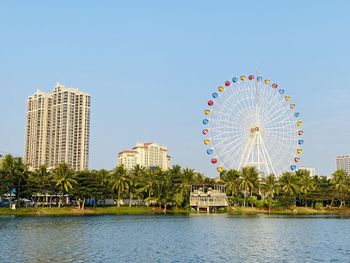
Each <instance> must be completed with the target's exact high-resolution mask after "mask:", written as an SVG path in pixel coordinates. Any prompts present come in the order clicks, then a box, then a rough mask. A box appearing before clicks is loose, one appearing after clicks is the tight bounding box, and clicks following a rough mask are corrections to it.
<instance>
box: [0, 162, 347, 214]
mask: <svg viewBox="0 0 350 263" xmlns="http://www.w3.org/2000/svg"><path fill="white" fill-rule="evenodd" d="M193 184H206V185H213V184H224V185H225V186H226V193H227V195H228V197H229V198H228V199H229V201H230V203H231V205H236V206H248V205H250V206H256V207H266V208H268V209H269V210H270V209H271V208H275V207H285V208H289V207H291V206H293V205H297V206H309V207H314V208H320V207H324V206H338V207H343V206H346V205H349V202H350V176H349V175H347V174H346V173H345V172H344V171H342V170H338V171H335V172H334V173H333V174H332V176H331V177H326V176H313V177H312V176H310V174H309V172H308V171H306V170H298V171H296V172H295V173H289V172H285V173H284V174H282V175H281V176H280V177H279V178H277V177H275V176H274V175H267V176H265V177H261V176H259V173H258V172H257V170H256V169H255V168H254V167H245V168H242V169H241V170H240V171H238V170H227V171H223V172H221V173H220V177H219V178H216V179H213V178H208V177H206V176H204V175H203V174H201V173H198V172H196V171H194V170H193V169H189V168H181V167H180V166H178V165H175V166H173V167H172V168H171V169H169V170H167V171H163V170H161V169H158V168H155V169H149V168H143V167H141V166H139V165H137V166H135V167H134V168H133V169H131V170H126V169H125V168H124V167H123V166H117V167H116V168H114V169H112V170H104V169H101V170H84V171H74V170H73V169H72V168H70V167H69V166H68V165H67V164H64V163H62V164H59V165H57V166H56V167H55V168H54V169H51V170H49V169H47V167H46V166H41V167H39V168H38V169H36V170H34V171H30V170H29V169H28V167H27V166H26V165H25V164H24V163H23V162H22V159H21V158H20V157H13V156H11V155H6V156H4V157H3V158H2V159H1V161H0V196H4V195H6V194H8V193H9V192H10V191H11V190H12V192H13V193H14V194H15V197H14V199H15V200H17V206H20V205H21V203H20V199H21V198H27V199H32V198H33V197H36V201H37V203H44V199H45V198H48V197H49V198H50V199H51V198H53V197H54V198H56V199H57V200H58V201H57V205H58V206H62V205H65V204H66V203H67V197H68V198H73V199H75V200H77V205H78V206H79V207H80V208H81V209H84V207H85V204H86V200H87V199H90V198H93V200H99V201H100V202H99V204H100V205H103V204H104V203H105V202H104V200H106V199H110V198H113V199H114V200H115V204H116V205H117V206H120V205H121V204H122V203H123V202H122V200H124V199H129V200H135V199H136V200H142V201H144V202H145V205H148V206H149V205H154V206H159V207H160V208H163V209H164V210H166V209H167V208H168V207H177V208H189V202H190V190H191V185H193ZM48 203H49V204H50V205H51V204H52V202H51V200H49V202H48ZM94 205H96V202H94ZM131 205H132V202H129V206H131Z"/></svg>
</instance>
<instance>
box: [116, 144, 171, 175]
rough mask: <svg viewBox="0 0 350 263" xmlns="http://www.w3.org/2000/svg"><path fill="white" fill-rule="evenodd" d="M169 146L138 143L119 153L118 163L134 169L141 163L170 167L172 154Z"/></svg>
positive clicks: (146, 165) (143, 165) (150, 165)
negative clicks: (168, 148) (168, 149)
mask: <svg viewBox="0 0 350 263" xmlns="http://www.w3.org/2000/svg"><path fill="white" fill-rule="evenodd" d="M167 152H168V151H167V148H166V147H165V146H160V145H159V144H157V143H153V142H152V143H138V144H136V146H135V147H134V148H132V149H131V150H125V151H122V152H120V153H119V154H118V160H117V164H118V165H124V167H125V168H126V169H132V168H133V167H134V166H135V165H137V164H139V165H141V166H142V167H146V168H149V167H160V168H161V169H162V170H167V169H169V168H170V166H171V163H170V156H169V155H168V154H167Z"/></svg>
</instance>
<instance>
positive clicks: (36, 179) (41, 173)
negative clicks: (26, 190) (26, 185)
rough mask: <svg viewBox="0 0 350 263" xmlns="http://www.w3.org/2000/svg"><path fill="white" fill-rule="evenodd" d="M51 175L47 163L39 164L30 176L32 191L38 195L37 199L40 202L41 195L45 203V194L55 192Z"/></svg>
mask: <svg viewBox="0 0 350 263" xmlns="http://www.w3.org/2000/svg"><path fill="white" fill-rule="evenodd" d="M50 176H51V175H50V172H49V171H48V170H47V167H46V165H41V166H39V168H37V169H35V170H34V171H33V172H32V173H31V174H30V176H29V182H30V188H31V191H30V192H31V193H32V194H33V195H36V196H37V197H38V198H37V200H36V202H37V203H39V202H40V197H42V202H43V203H44V198H45V196H46V195H48V194H52V193H53V191H52V185H51V183H50Z"/></svg>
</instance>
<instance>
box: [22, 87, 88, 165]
mask: <svg viewBox="0 0 350 263" xmlns="http://www.w3.org/2000/svg"><path fill="white" fill-rule="evenodd" d="M90 104H91V97H90V95H89V94H88V93H86V92H82V91H80V90H78V89H75V88H66V87H65V86H64V85H62V84H60V83H56V85H55V87H54V90H53V91H52V92H51V93H46V92H42V91H37V92H36V93H35V94H34V95H32V96H30V97H28V101H27V116H26V117H27V120H26V144H25V157H24V160H25V163H26V164H27V165H28V166H29V167H30V168H38V167H39V166H40V165H44V164H45V165H47V166H48V167H54V166H55V165H57V164H59V163H67V164H69V165H70V166H71V167H72V168H74V169H76V170H84V169H87V168H88V162H89V138H90V134H89V132H90Z"/></svg>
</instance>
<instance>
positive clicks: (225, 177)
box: [221, 169, 241, 197]
mask: <svg viewBox="0 0 350 263" xmlns="http://www.w3.org/2000/svg"><path fill="white" fill-rule="evenodd" d="M240 175H241V174H240V172H239V171H237V170H233V169H231V170H228V171H225V172H224V173H222V174H221V180H222V181H223V182H224V184H225V186H226V192H227V194H228V195H230V194H231V195H232V197H236V196H237V194H238V192H239V183H240V180H239V179H240Z"/></svg>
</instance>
